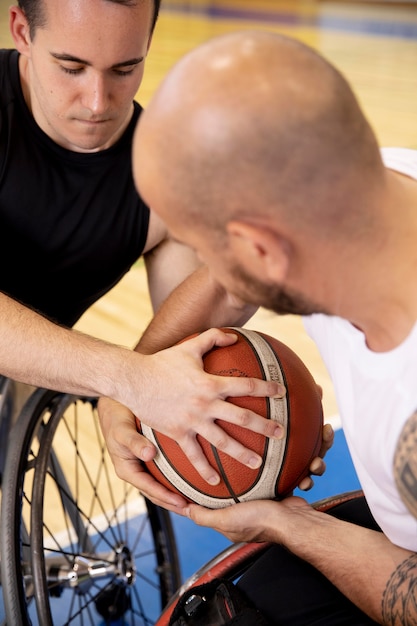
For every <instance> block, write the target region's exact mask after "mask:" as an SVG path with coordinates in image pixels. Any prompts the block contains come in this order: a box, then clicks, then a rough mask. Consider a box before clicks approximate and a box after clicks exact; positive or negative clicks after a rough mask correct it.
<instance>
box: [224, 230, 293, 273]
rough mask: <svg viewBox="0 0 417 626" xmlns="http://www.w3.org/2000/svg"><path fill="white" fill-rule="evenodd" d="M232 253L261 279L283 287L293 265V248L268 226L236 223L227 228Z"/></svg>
mask: <svg viewBox="0 0 417 626" xmlns="http://www.w3.org/2000/svg"><path fill="white" fill-rule="evenodd" d="M226 229H227V232H228V235H229V243H230V247H231V250H232V252H233V254H234V257H235V259H236V260H238V261H239V264H241V265H242V266H244V267H245V269H247V270H248V271H249V272H250V273H252V274H254V275H255V274H256V275H257V277H258V278H259V279H261V280H262V279H263V280H265V279H268V281H269V282H272V283H279V284H283V283H284V282H285V280H286V277H287V275H288V271H289V265H290V256H291V244H290V242H289V241H288V240H287V239H286V238H285V237H284V236H283V235H281V234H280V233H277V232H275V231H273V230H272V229H271V228H268V227H267V226H264V225H259V224H250V223H247V222H239V221H232V222H229V223H228V224H227V226H226Z"/></svg>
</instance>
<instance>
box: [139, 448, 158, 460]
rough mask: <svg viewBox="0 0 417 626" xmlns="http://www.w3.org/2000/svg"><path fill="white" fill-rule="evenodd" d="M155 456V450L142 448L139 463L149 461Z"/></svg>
mask: <svg viewBox="0 0 417 626" xmlns="http://www.w3.org/2000/svg"><path fill="white" fill-rule="evenodd" d="M154 456H155V450H154V449H153V448H151V447H146V448H142V452H141V455H140V458H141V461H151V460H152V459H153V457H154Z"/></svg>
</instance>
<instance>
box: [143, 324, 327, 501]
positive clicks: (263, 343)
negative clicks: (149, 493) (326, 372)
mask: <svg viewBox="0 0 417 626" xmlns="http://www.w3.org/2000/svg"><path fill="white" fill-rule="evenodd" d="M223 330H225V331H227V330H229V331H230V330H232V331H233V332H234V333H236V334H237V335H238V341H237V342H236V343H235V344H233V345H231V346H227V347H221V348H213V349H212V350H210V352H208V353H207V354H206V355H205V356H204V369H205V371H207V372H209V373H211V374H217V375H220V376H247V377H253V378H261V379H264V380H277V381H279V382H281V383H283V384H284V385H285V387H286V390H287V393H286V395H285V397H284V398H279V399H278V398H277V399H275V398H252V397H243V398H242V397H241V398H229V401H230V402H232V403H233V404H236V405H238V406H241V407H245V408H248V409H250V410H252V411H254V412H256V413H258V414H259V415H262V416H263V417H267V418H268V419H272V420H274V421H277V422H279V423H280V424H283V425H284V426H285V430H286V434H285V436H284V439H281V440H276V439H270V438H268V437H265V436H263V435H259V434H257V433H254V432H252V431H250V430H247V429H245V428H242V427H241V426H237V425H234V424H230V423H228V422H224V421H221V420H219V424H221V426H222V428H224V430H225V431H227V432H228V433H229V434H230V435H231V436H232V437H233V438H234V439H236V440H238V441H240V442H241V443H243V444H244V445H245V446H246V447H248V448H250V449H252V450H254V451H255V452H257V453H258V454H259V455H260V456H261V457H262V459H263V462H262V465H261V466H260V467H259V468H257V469H250V468H248V467H246V466H244V465H242V464H241V463H240V462H239V461H236V460H235V459H232V458H231V457H230V456H228V455H227V454H225V453H224V452H221V451H219V450H217V449H216V448H215V447H214V446H212V445H211V444H210V443H208V442H207V441H206V440H205V439H203V438H202V437H200V436H198V440H199V443H200V445H201V447H202V449H203V450H204V453H205V454H206V456H207V458H208V459H209V461H210V463H211V464H212V465H213V467H215V468H216V469H217V471H218V473H219V474H220V476H221V482H220V483H219V484H218V485H215V486H212V485H209V484H208V483H206V481H205V480H204V479H203V478H202V477H201V476H200V475H199V474H198V472H197V471H196V470H195V469H194V467H193V466H192V465H191V463H190V462H189V460H188V458H187V457H186V455H185V454H184V453H183V451H182V450H181V448H180V447H179V445H178V444H177V443H176V441H174V440H172V439H170V438H169V437H166V436H165V435H162V434H161V433H159V432H157V431H156V430H153V429H151V428H149V427H148V426H146V425H145V424H142V425H141V424H140V423H139V421H138V426H139V428H140V429H141V431H142V433H143V434H144V435H145V436H146V437H147V438H148V439H149V440H150V441H152V442H153V443H154V444H155V445H156V447H157V448H158V454H157V455H156V457H155V458H154V459H153V460H152V461H150V462H149V463H147V464H146V466H147V469H148V470H149V472H150V473H151V474H152V475H153V476H154V477H155V478H156V479H157V480H158V481H159V482H160V483H162V484H163V485H165V486H166V487H167V488H168V489H170V490H171V491H174V492H177V493H180V494H181V495H183V496H184V497H185V498H186V499H187V500H189V501H192V502H196V503H197V504H201V505H203V506H206V507H209V508H212V509H217V508H221V507H224V506H227V505H229V504H233V503H234V502H243V501H245V500H255V499H257V500H259V499H276V498H278V499H279V498H283V497H284V496H287V495H289V494H290V493H291V492H292V491H293V489H294V488H295V487H296V486H297V485H298V484H299V483H300V481H301V480H302V479H303V478H304V477H306V476H307V475H308V473H309V466H310V463H311V461H312V459H313V458H314V457H315V456H317V454H318V452H319V450H320V446H321V441H322V427H323V410H322V404H321V399H320V395H319V391H318V388H317V385H316V383H315V382H314V379H313V377H312V375H311V374H310V372H309V371H308V369H307V368H306V366H305V365H304V363H303V362H302V361H301V360H300V358H299V357H298V356H297V355H296V354H295V353H294V352H293V351H292V350H291V349H290V348H288V346H286V345H285V344H283V343H281V342H280V341H278V340H277V339H274V338H273V337H270V336H268V335H265V334H263V333H260V332H256V331H253V330H246V329H243V328H233V329H227V328H224V329H223ZM187 339H188V338H187Z"/></svg>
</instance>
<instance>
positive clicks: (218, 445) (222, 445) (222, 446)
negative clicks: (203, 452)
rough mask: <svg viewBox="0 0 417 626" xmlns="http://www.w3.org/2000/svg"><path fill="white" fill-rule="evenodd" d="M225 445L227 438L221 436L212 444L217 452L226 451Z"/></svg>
mask: <svg viewBox="0 0 417 626" xmlns="http://www.w3.org/2000/svg"><path fill="white" fill-rule="evenodd" d="M227 444H228V438H227V437H226V436H221V435H220V436H219V437H217V439H216V440H215V441H214V443H213V445H214V447H215V448H217V449H218V450H223V451H224V450H226V448H227Z"/></svg>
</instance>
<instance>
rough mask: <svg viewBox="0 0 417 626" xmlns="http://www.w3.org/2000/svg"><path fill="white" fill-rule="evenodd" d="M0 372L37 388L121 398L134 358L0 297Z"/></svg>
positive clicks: (117, 348)
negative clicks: (122, 388) (119, 382)
mask: <svg viewBox="0 0 417 626" xmlns="http://www.w3.org/2000/svg"><path fill="white" fill-rule="evenodd" d="M0 316H1V320H2V322H1V324H0V373H1V374H3V375H5V376H8V377H10V378H13V379H15V380H19V381H21V382H25V383H28V384H32V385H35V386H37V387H45V388H50V389H56V390H59V391H64V392H68V393H75V394H81V395H109V396H112V397H119V396H120V399H121V398H122V395H123V394H122V391H121V387H122V386H123V383H121V384H120V389H119V386H117V387H116V384H117V382H116V381H118V377H119V376H120V377H121V380H122V381H125V380H126V377H127V376H128V372H127V365H128V363H130V362H131V359H132V357H133V358H135V362H136V360H139V359H140V358H141V357H140V356H139V355H133V353H132V352H131V351H130V350H128V349H124V348H120V347H118V346H115V345H112V344H109V343H106V342H103V341H100V340H97V339H95V338H93V337H90V336H88V335H84V334H82V333H79V332H77V331H74V330H71V329H67V328H63V327H60V326H58V325H57V324H54V323H52V322H50V321H49V320H47V319H45V318H44V317H42V316H41V315H38V314H37V313H35V312H34V311H32V310H30V309H28V308H27V307H24V306H22V305H21V304H19V303H17V302H16V301H14V300H12V299H11V298H9V297H7V296H5V295H4V294H0Z"/></svg>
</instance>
